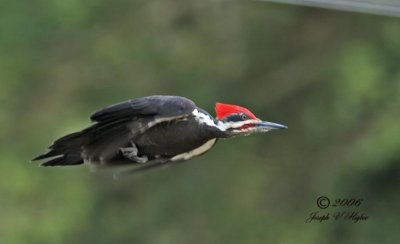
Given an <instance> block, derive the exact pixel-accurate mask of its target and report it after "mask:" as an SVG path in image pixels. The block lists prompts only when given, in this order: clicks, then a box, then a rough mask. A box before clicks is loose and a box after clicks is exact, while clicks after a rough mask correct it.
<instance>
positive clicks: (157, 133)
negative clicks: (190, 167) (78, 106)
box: [33, 96, 221, 168]
mask: <svg viewBox="0 0 400 244" xmlns="http://www.w3.org/2000/svg"><path fill="white" fill-rule="evenodd" d="M195 109H197V106H196V105H195V104H194V103H193V102H192V101H191V100H189V99H187V98H184V97H178V96H149V97H143V98H138V99H133V100H129V101H126V102H122V103H118V104H115V105H112V106H108V107H106V108H103V109H100V110H98V111H97V112H95V113H94V114H93V115H91V117H90V119H91V120H92V122H93V124H92V125H91V126H89V127H88V128H86V129H84V130H82V131H80V132H75V133H72V134H69V135H66V136H64V137H61V138H60V139H58V140H56V141H55V142H54V143H53V144H52V145H51V146H50V147H49V149H50V150H49V151H48V152H47V153H45V154H42V155H39V156H38V157H36V158H34V159H33V160H45V161H44V162H43V163H42V164H41V165H42V166H56V165H77V164H82V163H84V162H88V163H91V164H94V165H99V166H109V165H121V164H132V163H135V162H132V160H129V159H127V158H126V157H124V156H123V155H121V152H120V150H119V149H120V148H125V147H129V146H130V144H131V143H134V144H135V145H136V147H137V149H138V156H146V157H147V158H148V160H149V162H148V163H146V164H151V162H156V163H159V162H162V163H166V162H168V161H170V159H171V158H173V157H174V156H176V155H178V154H182V153H185V152H188V151H190V150H193V149H195V148H197V147H200V146H201V145H203V144H204V143H206V142H207V141H208V140H210V139H212V138H215V137H216V135H217V134H221V133H220V132H219V131H218V130H217V129H214V130H213V129H211V130H209V129H207V128H206V127H207V126H206V125H204V124H200V123H198V121H196V120H195V118H194V117H193V115H192V112H193V111H194V110H195ZM147 167H148V165H146V168H147Z"/></svg>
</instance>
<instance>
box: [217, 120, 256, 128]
mask: <svg viewBox="0 0 400 244" xmlns="http://www.w3.org/2000/svg"><path fill="white" fill-rule="evenodd" d="M258 122H260V120H257V119H250V120H245V121H237V122H227V123H224V124H225V126H226V127H227V128H239V127H242V126H243V125H247V124H255V123H258Z"/></svg>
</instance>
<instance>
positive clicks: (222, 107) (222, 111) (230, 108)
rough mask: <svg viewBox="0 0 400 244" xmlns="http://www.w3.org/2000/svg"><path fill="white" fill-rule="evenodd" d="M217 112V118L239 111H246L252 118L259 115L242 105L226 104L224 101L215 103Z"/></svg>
mask: <svg viewBox="0 0 400 244" xmlns="http://www.w3.org/2000/svg"><path fill="white" fill-rule="evenodd" d="M215 112H216V113H217V119H223V118H225V117H226V116H228V115H231V114H237V113H245V114H247V115H248V116H249V117H250V118H252V119H257V117H256V116H255V115H254V114H253V113H252V112H250V110H248V109H247V108H244V107H240V106H237V105H232V104H224V103H216V104H215Z"/></svg>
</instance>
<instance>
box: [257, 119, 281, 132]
mask: <svg viewBox="0 0 400 244" xmlns="http://www.w3.org/2000/svg"><path fill="white" fill-rule="evenodd" d="M255 127H257V129H259V130H265V131H268V130H276V129H287V128H288V127H287V126H286V125H281V124H277V123H272V122H268V121H261V120H260V122H258V123H256V124H255Z"/></svg>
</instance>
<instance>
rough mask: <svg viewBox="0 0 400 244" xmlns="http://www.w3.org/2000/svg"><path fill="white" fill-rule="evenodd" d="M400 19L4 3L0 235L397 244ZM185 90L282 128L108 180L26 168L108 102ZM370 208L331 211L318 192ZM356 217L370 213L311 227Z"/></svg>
mask: <svg viewBox="0 0 400 244" xmlns="http://www.w3.org/2000/svg"><path fill="white" fill-rule="evenodd" d="M399 67H400V19H399V18H391V17H383V16H373V15H366V14H356V13H344V12H337V11H327V10H320V9H313V8H304V7H294V6H285V5H280V4H270V3H265V2H255V1H223V0H220V1H216V0H205V1H192V0H190V1H188V0H175V1H169V0H168V1H167V0H155V1H144V0H140V1H127V0H116V1H103V0H88V1H78V0H69V1H67V0H56V1H48V0H40V1H7V2H5V1H3V2H2V3H1V8H0V103H1V110H0V124H1V130H0V135H1V137H0V138H1V144H2V146H1V148H0V150H1V151H0V153H1V163H0V243H156V244H158V243H162V244H164V243H174V244H175V243H398V242H399V241H400V236H399V216H400V194H399V192H400V164H399V161H400V150H399V148H400V126H399V121H400V113H399V111H400V110H399V108H400V69H399ZM152 94H174V95H182V96H186V97H188V98H191V99H192V100H194V101H195V102H196V103H197V105H198V106H200V107H202V108H204V109H206V110H208V111H210V112H211V113H214V112H213V106H214V104H215V102H216V101H220V102H225V103H234V104H239V105H242V106H245V107H248V108H250V109H251V110H252V111H253V112H254V113H255V114H256V115H258V116H259V117H260V118H263V119H266V120H269V121H274V122H280V123H283V124H286V125H288V126H289V130H286V131H274V132H271V133H269V134H261V135H253V136H250V137H243V138H234V139H230V140H223V141H219V143H218V144H217V146H216V147H215V148H213V149H212V150H211V151H210V152H209V153H207V154H205V155H203V156H202V157H199V158H196V159H193V160H191V161H189V162H187V163H185V164H183V165H181V166H179V167H174V168H170V169H165V170H155V171H152V172H149V173H148V174H143V175H138V176H135V177H126V178H122V179H119V180H113V179H112V174H111V173H110V172H95V173H93V172H90V170H89V168H88V167H85V166H80V167H66V168H41V167H37V164H36V163H29V160H30V159H31V158H32V157H33V156H36V155H37V154H38V153H41V152H42V151H43V150H44V149H45V148H46V147H47V146H48V145H49V144H50V143H51V141H52V140H54V139H56V138H57V137H60V136H62V135H64V134H65V133H69V132H73V131H76V130H79V129H81V128H83V127H85V126H87V125H89V120H88V116H89V115H90V113H91V112H93V111H95V110H96V109H98V108H101V107H103V106H105V105H108V104H112V103H115V102H120V101H124V100H126V99H129V98H135V97H141V96H146V95H152ZM321 195H326V196H328V197H330V198H331V201H334V199H336V198H363V199H364V201H363V203H362V205H361V206H359V207H353V208H349V207H337V208H333V207H330V208H328V209H326V210H320V209H319V208H318V207H317V206H316V199H317V198H318V197H319V196H321ZM350 210H351V211H353V210H354V211H358V212H360V213H361V212H362V213H365V214H366V215H368V216H369V219H368V220H366V221H360V222H358V223H353V222H352V221H349V220H338V221H334V220H332V219H330V220H329V221H324V222H322V223H318V222H312V223H306V222H305V220H306V218H308V216H309V214H310V213H311V212H314V211H320V212H321V213H328V212H335V211H350Z"/></svg>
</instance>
